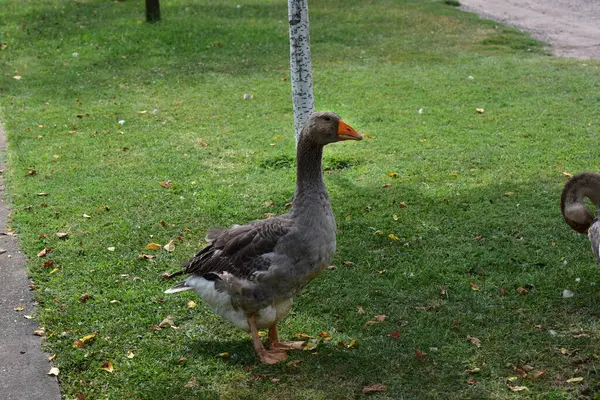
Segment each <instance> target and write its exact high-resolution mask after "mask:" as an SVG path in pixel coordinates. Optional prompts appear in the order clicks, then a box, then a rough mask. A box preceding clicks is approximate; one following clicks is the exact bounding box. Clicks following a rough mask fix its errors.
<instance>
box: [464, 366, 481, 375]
mask: <svg viewBox="0 0 600 400" xmlns="http://www.w3.org/2000/svg"><path fill="white" fill-rule="evenodd" d="M480 372H481V368H477V367H476V368H473V369H468V370H466V371H465V373H467V374H469V375H473V374H478V373H480Z"/></svg>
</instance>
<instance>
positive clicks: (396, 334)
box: [390, 331, 400, 339]
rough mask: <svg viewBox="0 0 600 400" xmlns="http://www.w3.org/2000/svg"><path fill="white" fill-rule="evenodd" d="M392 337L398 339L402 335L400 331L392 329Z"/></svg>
mask: <svg viewBox="0 0 600 400" xmlns="http://www.w3.org/2000/svg"><path fill="white" fill-rule="evenodd" d="M390 337H391V338H393V339H398V338H399V337H400V331H391V332H390Z"/></svg>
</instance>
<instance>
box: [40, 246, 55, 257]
mask: <svg viewBox="0 0 600 400" xmlns="http://www.w3.org/2000/svg"><path fill="white" fill-rule="evenodd" d="M51 251H52V249H51V248H49V247H44V250H42V251H40V252H39V253H38V255H37V256H38V257H46V255H47V254H48V253H50V252H51Z"/></svg>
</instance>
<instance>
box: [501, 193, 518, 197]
mask: <svg viewBox="0 0 600 400" xmlns="http://www.w3.org/2000/svg"><path fill="white" fill-rule="evenodd" d="M514 194H515V192H504V196H505V197H510V196H513V195H514Z"/></svg>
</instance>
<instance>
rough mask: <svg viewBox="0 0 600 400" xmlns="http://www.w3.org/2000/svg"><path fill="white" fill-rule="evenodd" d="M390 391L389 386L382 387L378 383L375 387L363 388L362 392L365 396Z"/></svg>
mask: <svg viewBox="0 0 600 400" xmlns="http://www.w3.org/2000/svg"><path fill="white" fill-rule="evenodd" d="M387 389H388V387H387V386H385V385H382V384H381V383H376V384H374V385H369V386H365V387H363V388H362V392H363V393H364V394H367V393H375V392H385V391H386V390H387Z"/></svg>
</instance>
